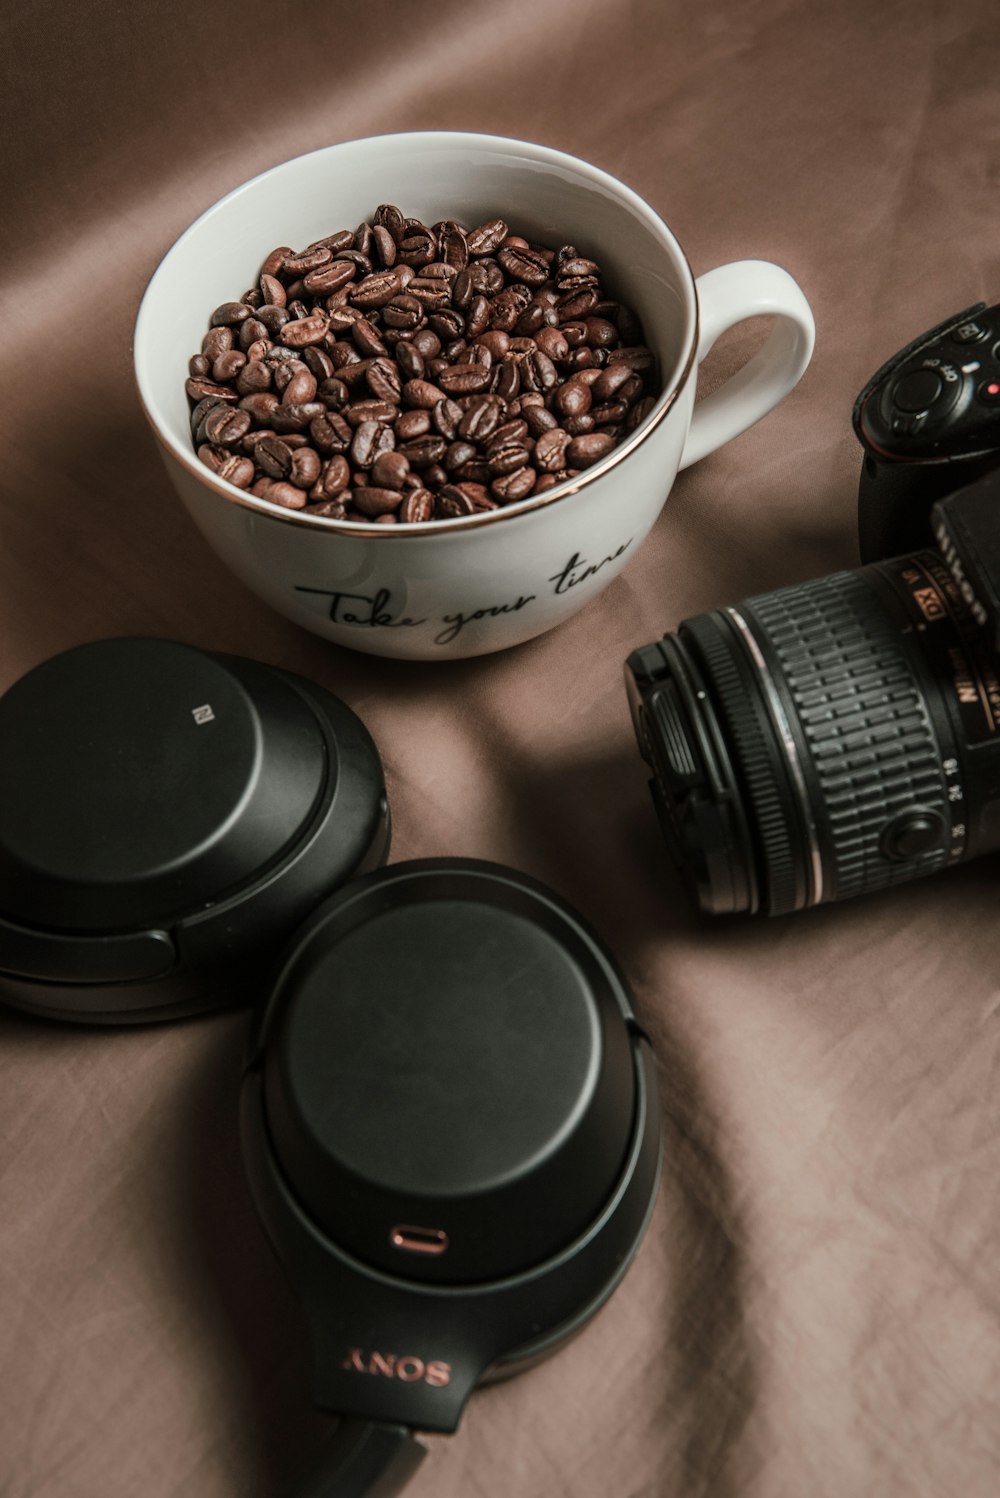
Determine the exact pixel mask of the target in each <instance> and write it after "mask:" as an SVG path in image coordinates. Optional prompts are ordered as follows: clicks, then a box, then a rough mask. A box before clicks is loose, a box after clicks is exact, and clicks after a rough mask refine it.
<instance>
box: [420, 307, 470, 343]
mask: <svg viewBox="0 0 1000 1498" xmlns="http://www.w3.org/2000/svg"><path fill="white" fill-rule="evenodd" d="M427 322H428V325H429V326H430V327H431V328H433V330H434V332H435V333H436V334H437V335H438V337H439V338H442V339H444V340H445V341H446V342H449V341H452V340H454V339H456V338H461V336H462V334H463V333H464V332H465V318H464V317H463V316H462V314H461V312H459V311H458V309H457V308H456V307H439V308H438V309H437V310H436V311H434V312H430V313H428V317H427Z"/></svg>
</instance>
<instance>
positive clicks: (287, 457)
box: [254, 437, 292, 479]
mask: <svg viewBox="0 0 1000 1498" xmlns="http://www.w3.org/2000/svg"><path fill="white" fill-rule="evenodd" d="M254 457H255V459H256V460H257V467H258V468H260V469H261V470H262V471H263V472H264V473H265V474H266V475H267V477H268V478H272V479H284V478H287V477H288V474H289V472H290V470H291V466H292V449H291V448H290V447H289V446H288V444H287V443H286V442H283V441H282V440H281V438H280V437H265V438H263V439H262V440H261V441H260V442H258V443H257V445H256V447H255V448H254Z"/></svg>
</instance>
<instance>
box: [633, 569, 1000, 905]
mask: <svg viewBox="0 0 1000 1498" xmlns="http://www.w3.org/2000/svg"><path fill="white" fill-rule="evenodd" d="M626 681H627V684H628V690H629V698H630V702H631V706H632V714H633V720H634V723H635V729H636V734H637V737H638V741H639V747H640V750H641V752H642V754H643V757H644V758H645V759H646V760H647V761H648V763H649V765H650V767H651V769H652V771H653V780H652V782H651V789H652V792H653V799H654V802H655V804H656V808H657V812H658V814H659V816H660V820H661V823H662V826H663V830H664V834H665V836H666V839H667V842H668V844H669V846H670V848H671V852H672V854H673V857H674V860H675V862H676V863H677V864H678V865H679V867H680V869H681V870H682V872H683V874H684V876H685V877H686V879H687V881H688V883H689V884H690V886H691V888H692V891H693V893H694V895H695V898H696V900H697V902H698V904H699V906H700V907H701V909H702V910H704V911H707V912H710V913H712V914H725V913H735V912H749V913H756V912H761V913H764V914H768V915H781V914H785V913H787V912H788V911H792V910H802V909H804V908H805V907H807V906H810V905H818V904H821V903H824V902H827V901H831V900H842V899H846V898H847V897H848V896H850V895H856V894H862V893H864V892H865V891H867V890H877V889H883V888H885V887H887V886H889V885H893V884H898V883H902V882H904V881H907V880H910V879H915V878H917V877H918V876H920V875H922V874H930V873H933V872H934V871H935V870H936V869H939V868H943V867H945V866H947V865H950V864H953V863H958V862H960V861H962V860H963V859H965V858H970V857H974V856H976V855H977V854H979V853H985V852H989V851H990V850H991V849H993V848H996V847H998V846H1000V742H998V738H1000V735H998V732H997V725H998V722H1000V681H998V676H997V659H996V656H995V655H994V653H993V651H992V649H991V648H990V644H989V640H988V638H987V635H986V632H985V631H984V630H983V629H982V627H981V626H980V625H978V624H977V623H976V621H975V620H974V619H973V618H972V615H971V614H970V612H969V608H968V606H967V604H966V602H965V601H964V599H963V597H962V594H961V592H960V591H959V589H958V587H957V585H956V583H955V582H954V580H953V579H952V576H951V574H950V572H949V571H948V568H947V567H946V566H945V564H944V561H943V560H942V558H941V556H940V555H939V554H938V553H936V552H920V553H917V554H916V555H913V556H906V557H897V558H894V559H893V560H891V561H887V562H879V563H876V564H875V565H873V566H870V567H864V568H862V569H860V570H859V571H856V572H840V573H836V574H834V575H833V576H830V577H823V578H817V579H816V580H815V581H812V582H808V583H804V584H801V585H798V586H796V587H791V588H781V589H778V590H777V591H775V592H773V593H765V594H761V595H760V596H758V597H756V598H750V599H746V600H745V601H744V602H743V603H740V604H737V605H735V606H734V607H732V608H723V609H716V610H713V611H712V612H711V613H707V614H700V615H698V616H697V617H696V618H694V619H688V620H686V621H685V622H684V623H683V624H681V626H680V628H679V629H678V630H677V632H676V634H669V635H666V636H665V637H664V638H663V639H662V640H661V641H659V642H657V643H656V644H653V645H647V646H644V647H643V648H642V649H640V650H636V651H634V652H633V653H632V655H631V656H630V657H629V659H628V662H627V665H626Z"/></svg>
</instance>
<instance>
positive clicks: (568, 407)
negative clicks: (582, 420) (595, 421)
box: [552, 380, 593, 416]
mask: <svg viewBox="0 0 1000 1498" xmlns="http://www.w3.org/2000/svg"><path fill="white" fill-rule="evenodd" d="M592 404H593V396H592V395H591V393H590V387H589V386H588V385H585V384H584V382H583V381H582V380H567V381H566V383H565V385H560V386H559V389H558V390H557V391H556V392H555V394H554V395H553V397H552V407H553V410H555V411H558V412H559V413H560V414H561V415H562V416H582V415H583V413H584V412H585V411H589V410H590V407H591V405H592Z"/></svg>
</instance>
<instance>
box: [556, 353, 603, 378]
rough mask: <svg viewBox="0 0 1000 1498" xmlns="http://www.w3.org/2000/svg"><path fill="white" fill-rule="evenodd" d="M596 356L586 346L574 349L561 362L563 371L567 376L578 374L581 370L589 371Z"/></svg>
mask: <svg viewBox="0 0 1000 1498" xmlns="http://www.w3.org/2000/svg"><path fill="white" fill-rule="evenodd" d="M595 357H596V355H595V352H594V350H593V349H589V348H587V347H586V346H584V347H583V348H577V349H574V350H573V352H572V353H571V354H570V355H569V357H568V358H567V359H564V360H563V366H562V367H563V369H565V370H566V372H567V373H568V374H569V375H574V374H579V373H580V371H581V370H584V369H589V368H590V367H591V365H592V364H593V362H594V359H595Z"/></svg>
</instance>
